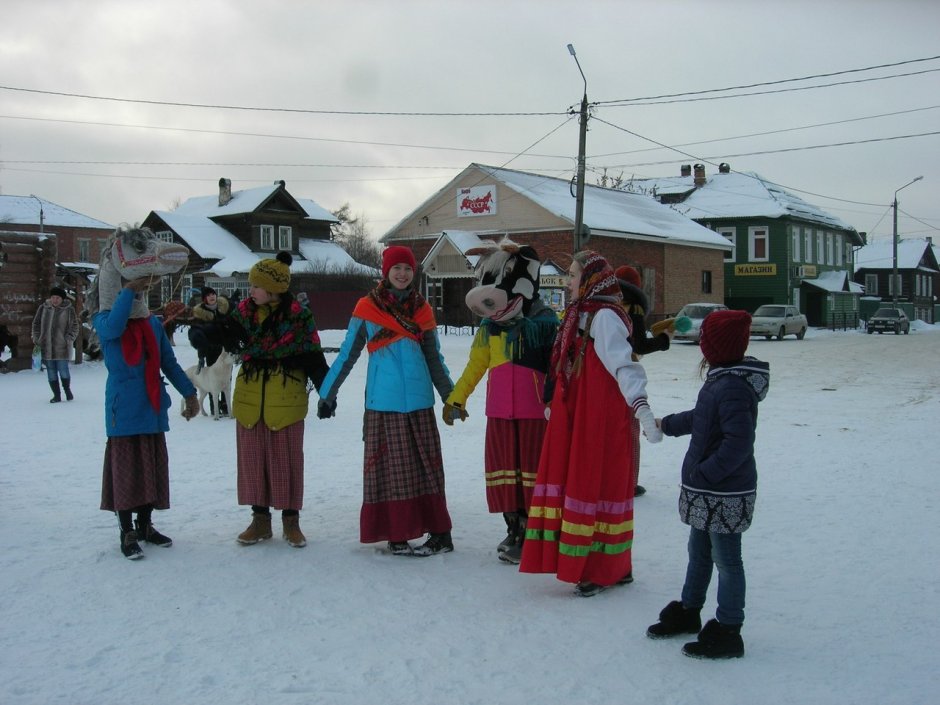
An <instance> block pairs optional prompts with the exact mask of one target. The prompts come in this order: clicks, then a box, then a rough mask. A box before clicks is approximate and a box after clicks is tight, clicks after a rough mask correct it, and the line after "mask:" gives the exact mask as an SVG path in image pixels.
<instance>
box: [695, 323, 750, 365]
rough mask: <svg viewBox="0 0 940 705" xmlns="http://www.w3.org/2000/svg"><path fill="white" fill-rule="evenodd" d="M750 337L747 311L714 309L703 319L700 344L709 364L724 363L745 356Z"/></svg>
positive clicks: (735, 360)
mask: <svg viewBox="0 0 940 705" xmlns="http://www.w3.org/2000/svg"><path fill="white" fill-rule="evenodd" d="M750 337H751V314H749V313H748V312H747V311H712V312H711V313H710V314H708V315H707V316H705V320H704V321H702V328H701V339H700V340H699V345H700V346H701V348H702V355H704V356H705V359H706V360H708V364H709V365H723V364H726V363H729V362H737V361H738V360H741V359H742V358H743V357H744V353H745V352H746V351H747V343H748V340H749V339H750Z"/></svg>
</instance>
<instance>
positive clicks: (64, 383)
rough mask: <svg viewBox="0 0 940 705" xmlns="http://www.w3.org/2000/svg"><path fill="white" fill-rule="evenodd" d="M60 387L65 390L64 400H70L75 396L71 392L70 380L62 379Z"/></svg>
mask: <svg viewBox="0 0 940 705" xmlns="http://www.w3.org/2000/svg"><path fill="white" fill-rule="evenodd" d="M62 389H63V390H64V391H65V400H66V401H72V400H73V399H74V398H75V396H74V395H73V394H72V380H71V379H63V380H62Z"/></svg>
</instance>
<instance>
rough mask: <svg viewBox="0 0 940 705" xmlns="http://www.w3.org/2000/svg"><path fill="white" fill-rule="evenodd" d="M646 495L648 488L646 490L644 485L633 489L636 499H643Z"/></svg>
mask: <svg viewBox="0 0 940 705" xmlns="http://www.w3.org/2000/svg"><path fill="white" fill-rule="evenodd" d="M645 494H646V488H645V487H644V486H643V485H637V486H636V487H635V488H634V489H633V496H634V497H642V496H643V495H645Z"/></svg>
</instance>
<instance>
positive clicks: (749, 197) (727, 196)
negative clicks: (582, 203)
mask: <svg viewBox="0 0 940 705" xmlns="http://www.w3.org/2000/svg"><path fill="white" fill-rule="evenodd" d="M694 178H695V177H694V176H672V177H664V178H657V179H636V180H632V181H629V182H627V183H626V184H625V188H627V189H631V190H634V191H637V192H640V193H645V194H648V195H654V194H655V195H656V196H662V195H667V194H688V195H687V196H685V198H683V200H682V201H681V202H680V203H676V204H673V206H672V207H673V208H675V209H676V210H677V211H678V212H680V213H682V214H683V215H685V216H686V217H689V218H692V219H694V220H706V219H708V218H782V217H785V216H788V217H791V218H800V219H801V220H806V221H809V222H811V223H820V224H822V225H825V226H827V227H830V228H839V229H841V230H850V231H854V230H855V228H853V227H852V226H851V225H849V224H848V223H846V222H845V221H843V220H842V219H840V218H838V217H836V216H834V215H832V214H830V213H827V212H826V211H824V210H823V209H822V208H820V207H819V206H815V205H813V204H812V203H808V202H806V201H804V200H803V199H802V198H800V197H799V196H797V195H796V194H793V193H790V192H789V191H787V190H786V189H784V188H783V187H782V186H778V185H777V184H774V183H773V182H770V181H767V180H766V179H764V178H763V177H762V176H760V175H759V174H756V173H754V172H729V173H716V174H711V175H709V176H708V177H707V180H706V182H705V184H704V185H702V186H700V187H698V188H696V186H695V181H694Z"/></svg>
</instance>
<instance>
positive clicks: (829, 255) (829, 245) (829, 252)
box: [826, 233, 836, 264]
mask: <svg viewBox="0 0 940 705" xmlns="http://www.w3.org/2000/svg"><path fill="white" fill-rule="evenodd" d="M834 247H835V240H834V239H833V235H832V233H826V264H835V263H836V253H835V250H834V249H833V248H834Z"/></svg>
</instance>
